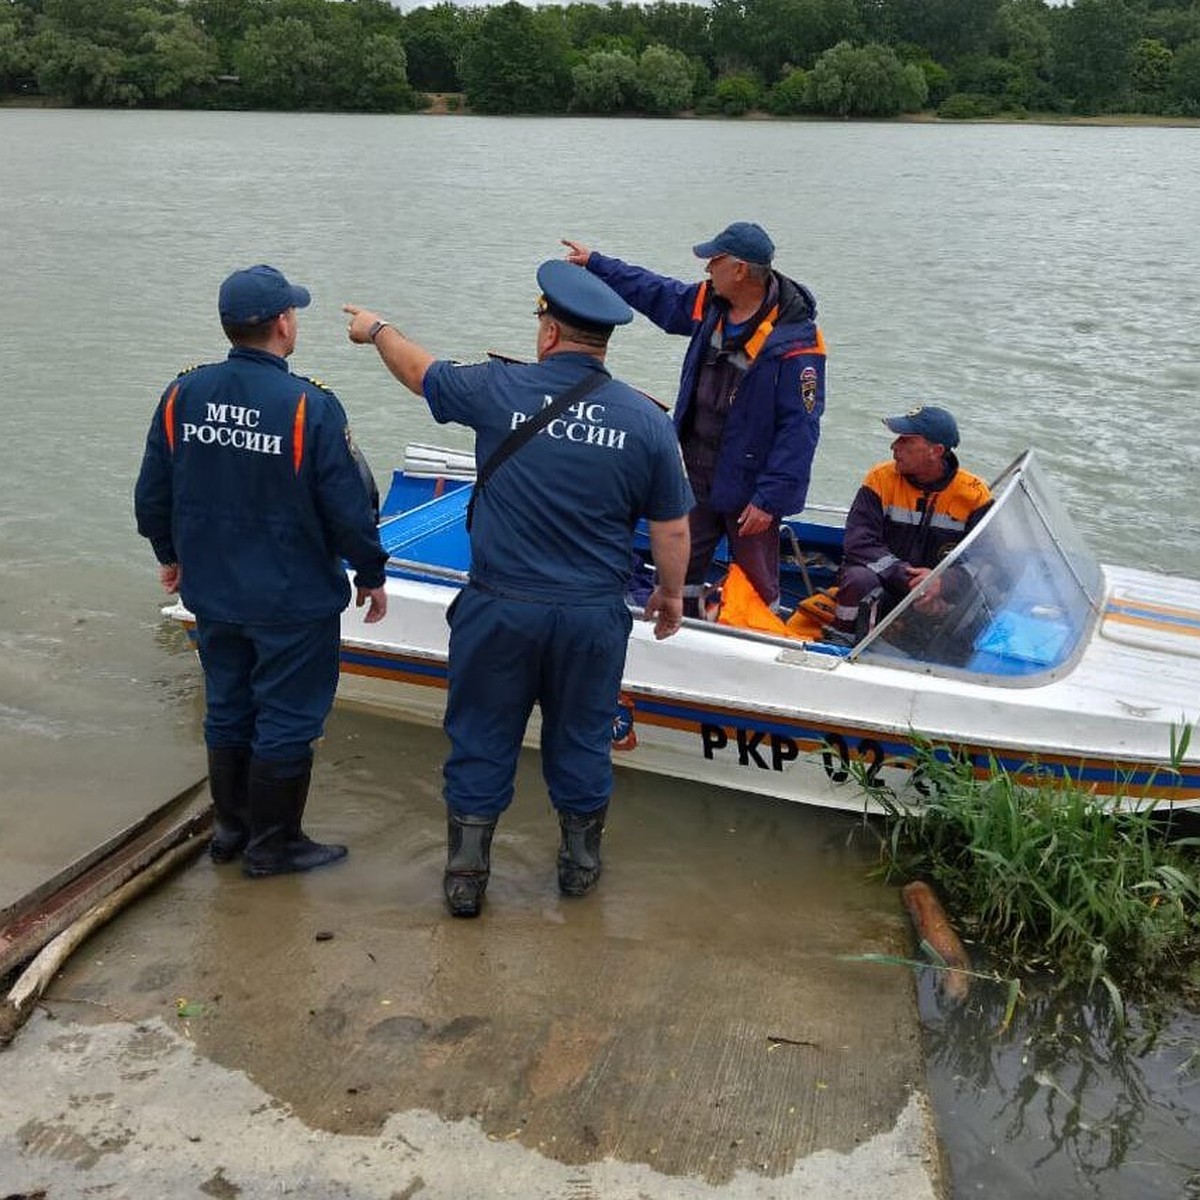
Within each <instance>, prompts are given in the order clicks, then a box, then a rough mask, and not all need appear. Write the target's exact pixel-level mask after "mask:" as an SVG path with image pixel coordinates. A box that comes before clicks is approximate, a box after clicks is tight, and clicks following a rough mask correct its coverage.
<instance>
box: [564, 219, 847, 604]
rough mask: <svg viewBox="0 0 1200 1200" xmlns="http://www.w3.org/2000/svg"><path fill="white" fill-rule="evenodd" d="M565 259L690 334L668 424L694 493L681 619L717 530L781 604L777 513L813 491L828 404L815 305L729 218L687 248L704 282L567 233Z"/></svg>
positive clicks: (749, 232)
mask: <svg viewBox="0 0 1200 1200" xmlns="http://www.w3.org/2000/svg"><path fill="white" fill-rule="evenodd" d="M563 244H564V245H565V246H566V247H567V258H568V260H569V261H570V262H573V263H576V264H578V265H579V266H581V267H586V268H587V270H589V271H590V272H592V273H593V274H594V275H596V276H598V277H599V278H600V279H603V280H604V281H605V283H607V284H609V285H610V286H611V287H612V288H613V289H614V290H615V291H617V292H618V293H619V294H620V295H621V296H622V297H623V298H624V299H625V300H627V301H628V302H629V303H630V304H632V305H633V307H634V308H636V309H637V310H638V312H640V313H642V314H643V315H645V316H646V317H648V318H649V319H650V320H651V321H653V322H654V324H655V325H657V326H658V327H659V328H660V329H662V330H664V331H665V332H667V333H674V334H682V335H683V336H685V337H687V338H689V339H690V341H689V344H688V348H687V352H686V353H685V355H684V359H683V370H682V374H681V376H680V381H679V396H678V398H677V399H676V401H675V408H674V413H673V416H674V419H675V427H676V429H677V430H678V432H679V442H680V445H681V446H682V447H683V457H684V461H685V462H686V464H687V474H688V479H689V480H690V482H691V485H692V488H693V490H694V491H695V493H696V506H695V508H693V509H692V515H691V533H692V554H691V562H690V563H689V564H688V572H687V587H686V589H685V595H686V596H687V597H688V615H690V616H702V615H703V612H702V609H701V607H700V606H701V603H702V599H703V595H704V591H705V584H706V576H707V573H708V569H709V567H710V566H711V564H712V558H713V554H714V552H715V551H716V549H717V546H718V544H719V543H720V541H721V539H722V538H723V537H724V538H726V539H727V540H728V545H729V551H730V554H731V555H732V557H733V560H734V562H736V563H737V564H738V566H739V567H741V569H742V570H743V571H744V572H745V573H746V577H747V578H748V579H749V580H750V582H751V583H752V584H753V585H754V588H755V590H756V591H757V592H758V594H759V595H760V596H761V597H762V598H763V600H764V601H766V603H767V604H768V605H770V606H771V607H774V606H775V605H776V604H777V603H778V600H779V524H780V518H781V517H785V516H787V515H788V514H789V513H796V512H799V511H800V510H801V509H802V508H803V507H804V502H805V499H806V498H807V495H808V481H809V476H810V474H811V471H812V460H813V455H814V453H815V452H816V449H817V439H818V438H819V436H820V431H821V414H822V413H823V412H824V411H825V342H824V339H823V338H822V336H821V331H820V329H818V328H817V324H816V317H817V302H816V300H815V299H813V294H812V292H810V291H809V290H808V288H806V287H805V286H804V285H803V284H800V283H797V282H796V281H795V280H793V279H789V278H788V277H787V276H786V275H784V274H782V273H781V272H779V271H776V270H773V269H772V267H771V263H772V260H773V259H774V256H775V244H774V243H773V242H772V241H771V239H770V237H769V236H768V235H767V232H766V230H764V229H763V228H762V227H761V226H760V225H756V224H754V222H752V221H734V222H733V224H732V225H729V226H728V227H727V228H725V229H722V230H721V232H720V233H718V234H717V235H716V236H715V237H713V238H711V239H710V240H708V241H706V242H701V243H699V244H698V245H696V246H693V247H692V253H693V254H695V255H696V257H697V258H702V259H705V260H706V267H705V270H706V271H707V273H708V278H707V279H705V280H702V281H701V282H699V283H687V282H684V281H682V280H679V279H670V278H668V277H667V276H664V275H656V274H655V273H654V272H652V271H647V270H646V269H645V268H644V267H636V266H633V265H632V264H630V263H625V262H622V261H621V260H620V259H619V258H610V257H608V256H607V255H604V254H600V253H599V252H597V251H594V250H589V249H588V247H587V246H585V245H583V244H582V243H581V242H573V241H569V240H564V242H563Z"/></svg>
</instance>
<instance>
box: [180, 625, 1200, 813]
mask: <svg viewBox="0 0 1200 1200" xmlns="http://www.w3.org/2000/svg"><path fill="white" fill-rule="evenodd" d="M188 637H189V638H190V639H191V640H192V641H193V642H194V641H195V630H194V628H193V627H192V626H188ZM341 661H342V667H343V669H345V670H347V671H348V672H349V673H351V674H362V675H371V676H374V677H375V678H378V679H384V680H392V681H394V682H410V683H416V684H418V685H423V686H432V687H439V686H440V687H445V685H446V677H447V672H446V664H445V663H442V662H438V661H437V660H431V659H425V658H414V657H405V656H402V655H399V654H392V653H389V652H387V651H380V650H368V649H356V648H354V647H349V646H345V645H343V647H342V654H341ZM631 699H632V700H633V707H634V720H635V724H636V722H638V721H642V722H645V723H647V724H654V725H662V726H666V727H668V728H676V729H679V730H680V731H681V732H684V733H692V734H694V735H695V736H696V737H697V738H698V739H702V736H703V729H704V728H710V729H711V728H717V729H724V730H733V731H737V730H742V731H744V732H746V733H754V734H762V735H764V736H766V737H772V736H773V737H776V738H786V739H789V740H790V741H792V742H794V743H796V745H797V747H798V748H799V749H802V750H808V751H812V752H820V751H823V750H825V749H827V748H828V747H829V746H830V744H831V739H834V738H840V739H842V740H843V742H846V741H851V742H855V743H858V742H862V741H863V740H867V741H869V742H870V743H871V745H872V746H875V747H878V748H879V750H880V751H881V752H882V754H883V755H884V756H885V757H886V758H887V759H888V760H889V761H892V762H895V763H896V765H903V763H902V762H896V760H904V759H907V758H909V757H911V754H912V744H911V743H910V742H908V741H901V740H896V739H895V735H894V734H892V735H890V736H889V735H882V734H879V733H876V732H875V731H874V730H871V729H868V728H864V727H861V726H860V727H854V726H845V725H818V724H815V723H805V722H802V721H796V720H790V719H788V718H786V717H779V716H768V715H766V714H762V713H755V712H747V711H745V710H737V709H726V708H719V707H705V706H703V705H698V704H694V703H687V702H683V701H678V700H664V699H662V698H661V697H656V696H643V695H640V694H638V693H636V692H634V693H632V694H631ZM963 750H964V751H965V752H966V753H969V755H970V758H971V763H972V766H973V767H974V768H975V769H976V771H979V772H985V771H987V769H988V768H989V766H990V764H991V763H992V762H993V761H994V762H995V763H996V764H997V765H998V766H999V767H1001V768H1002V769H1003V770H1005V771H1006V772H1008V773H1009V774H1010V775H1027V774H1029V773H1031V772H1033V771H1036V772H1037V773H1038V774H1040V775H1043V776H1047V777H1050V778H1053V779H1071V780H1073V781H1075V782H1077V783H1081V784H1085V785H1091V786H1095V787H1096V788H1097V789H1099V790H1103V791H1112V790H1114V789H1116V790H1120V791H1123V792H1133V793H1135V795H1134V797H1133V798H1135V799H1136V793H1138V792H1140V791H1143V790H1144V791H1147V792H1149V790H1150V789H1151V787H1153V788H1154V792H1155V794H1156V795H1157V796H1161V797H1164V798H1168V799H1171V798H1174V799H1185V798H1188V797H1195V796H1200V768H1196V767H1191V768H1188V769H1186V770H1184V771H1182V772H1181V773H1178V774H1177V773H1176V772H1174V771H1172V770H1170V768H1168V767H1167V766H1165V765H1164V764H1139V765H1137V766H1136V767H1135V766H1134V765H1133V764H1127V765H1123V764H1121V763H1114V762H1102V761H1101V762H1098V761H1096V760H1095V759H1091V760H1087V759H1084V760H1064V759H1062V758H1061V757H1052V758H1046V757H1043V758H1041V759H1038V760H1037V761H1036V763H1035V762H1033V761H1032V760H1031V759H1030V758H1022V757H1019V756H1017V755H1014V754H1013V753H1012V751H1010V750H998V749H994V748H990V747H987V746H965V747H963ZM937 754H938V757H939V758H940V759H942V760H943V761H949V759H950V757H951V751H949V750H946V749H939V750H938V751H937Z"/></svg>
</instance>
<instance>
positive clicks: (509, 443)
mask: <svg viewBox="0 0 1200 1200" xmlns="http://www.w3.org/2000/svg"><path fill="white" fill-rule="evenodd" d="M609 379H610V376H608V375H606V374H605V373H604V372H603V371H592V372H590V373H589V374H588V375H587V376H586V377H585V378H583V379H581V380H580V381H579V382H578V383H577V384H575V386H574V387H571V388H568V389H567V390H566V391H565V392H563V393H562V395H561V396H558V397H557V398H556V399H555V400H554V401H552V402H551V403H550V404H547V405H546V407H545V408H543V409H542V410H541V411H540V412H538V413H537V414H536V416H532V417H530V418H529V420H528V421H523V422H522V423H521V424H520V425H518V426H517V427H516V429H514V430H513V431H512V433H510V434H509V435H508V437H506V438H505V439H504V441H502V442H501V443H500V445H499V446H497V447H496V449H495V450H493V451H492V454H491V457H490V458H489V459H488V460H487V462H485V463H484V464H483V466H482V467H480V468H479V471H478V472H477V473H476V476H475V487H474V489H473V490H472V491H471V499H470V502H469V503H468V504H467V529H468V530H470V528H471V522H472V520H473V519H474V517H475V500H476V498H477V497H478V496H479V493H480V492H482V491H483V489H484V486H485V485H486V484H487V481H488V480H489V479H491V477H492V476H493V475H494V474H495V473H496V468H497V467H499V466H500V465H501V463H503V462H504V460H505V459H506V458H508V457H510V456H511V455H513V454H515V453H516V452H517V451H518V450H520V448H521V447H522V446H523V445H525V443H526V442H527V441H529V439H530V438H531V437H533V435H534V434H535V433H537V432H538V430H539V429H544V428H545V427H546V426H547V425H549V424H550V422H551V421H553V420H554V418H555V417H557V416H558V415H559V413H561V412H565V411H566V410H567V409H568V408H570V406H571V405H572V404H574V403H575V401H576V400H582V399H583V397H584V396H586V395H587V394H588V393H589V392H591V391H594V390H595V389H596V388H598V387H599V386H600V385H601V384H602V383H607V382H608V381H609Z"/></svg>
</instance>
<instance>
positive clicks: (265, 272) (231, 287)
mask: <svg viewBox="0 0 1200 1200" xmlns="http://www.w3.org/2000/svg"><path fill="white" fill-rule="evenodd" d="M311 301H312V297H311V296H310V295H309V291H308V288H305V287H299V286H297V285H296V284H294V283H288V281H287V280H286V279H285V278H284V276H283V272H282V271H277V270H276V269H275V268H274V267H268V266H267V265H266V264H265V263H259V265H258V266H256V267H247V268H246V269H245V270H243V271H234V272H233V274H232V275H230V276H228V278H226V280H225V281H224V283H222V284H221V290H220V292H219V293H218V296H217V311H218V312H219V313H220V315H221V324H222V325H231V326H234V327H237V326H239V325H261V324H262V323H263V322H264V321H269V320H271V318H272V317H277V316H279V314H280V313H283V312H287V310H288V309H289V308H307V307H308V306H309V304H310V303H311Z"/></svg>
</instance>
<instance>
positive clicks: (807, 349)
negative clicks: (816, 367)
mask: <svg viewBox="0 0 1200 1200" xmlns="http://www.w3.org/2000/svg"><path fill="white" fill-rule="evenodd" d="M801 354H817V355H820V357H821V358H825V357H826V354H825V335H824V334H823V333H822V332H821V331H820V329H818V330H817V340H816V341H815V342H813V344H812V345H811V346H799V347H797V349H795V350H789V351H788V352H787V353H786V354H785V355H784V356H783V357H784V358H799V357H800V355H801Z"/></svg>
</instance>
